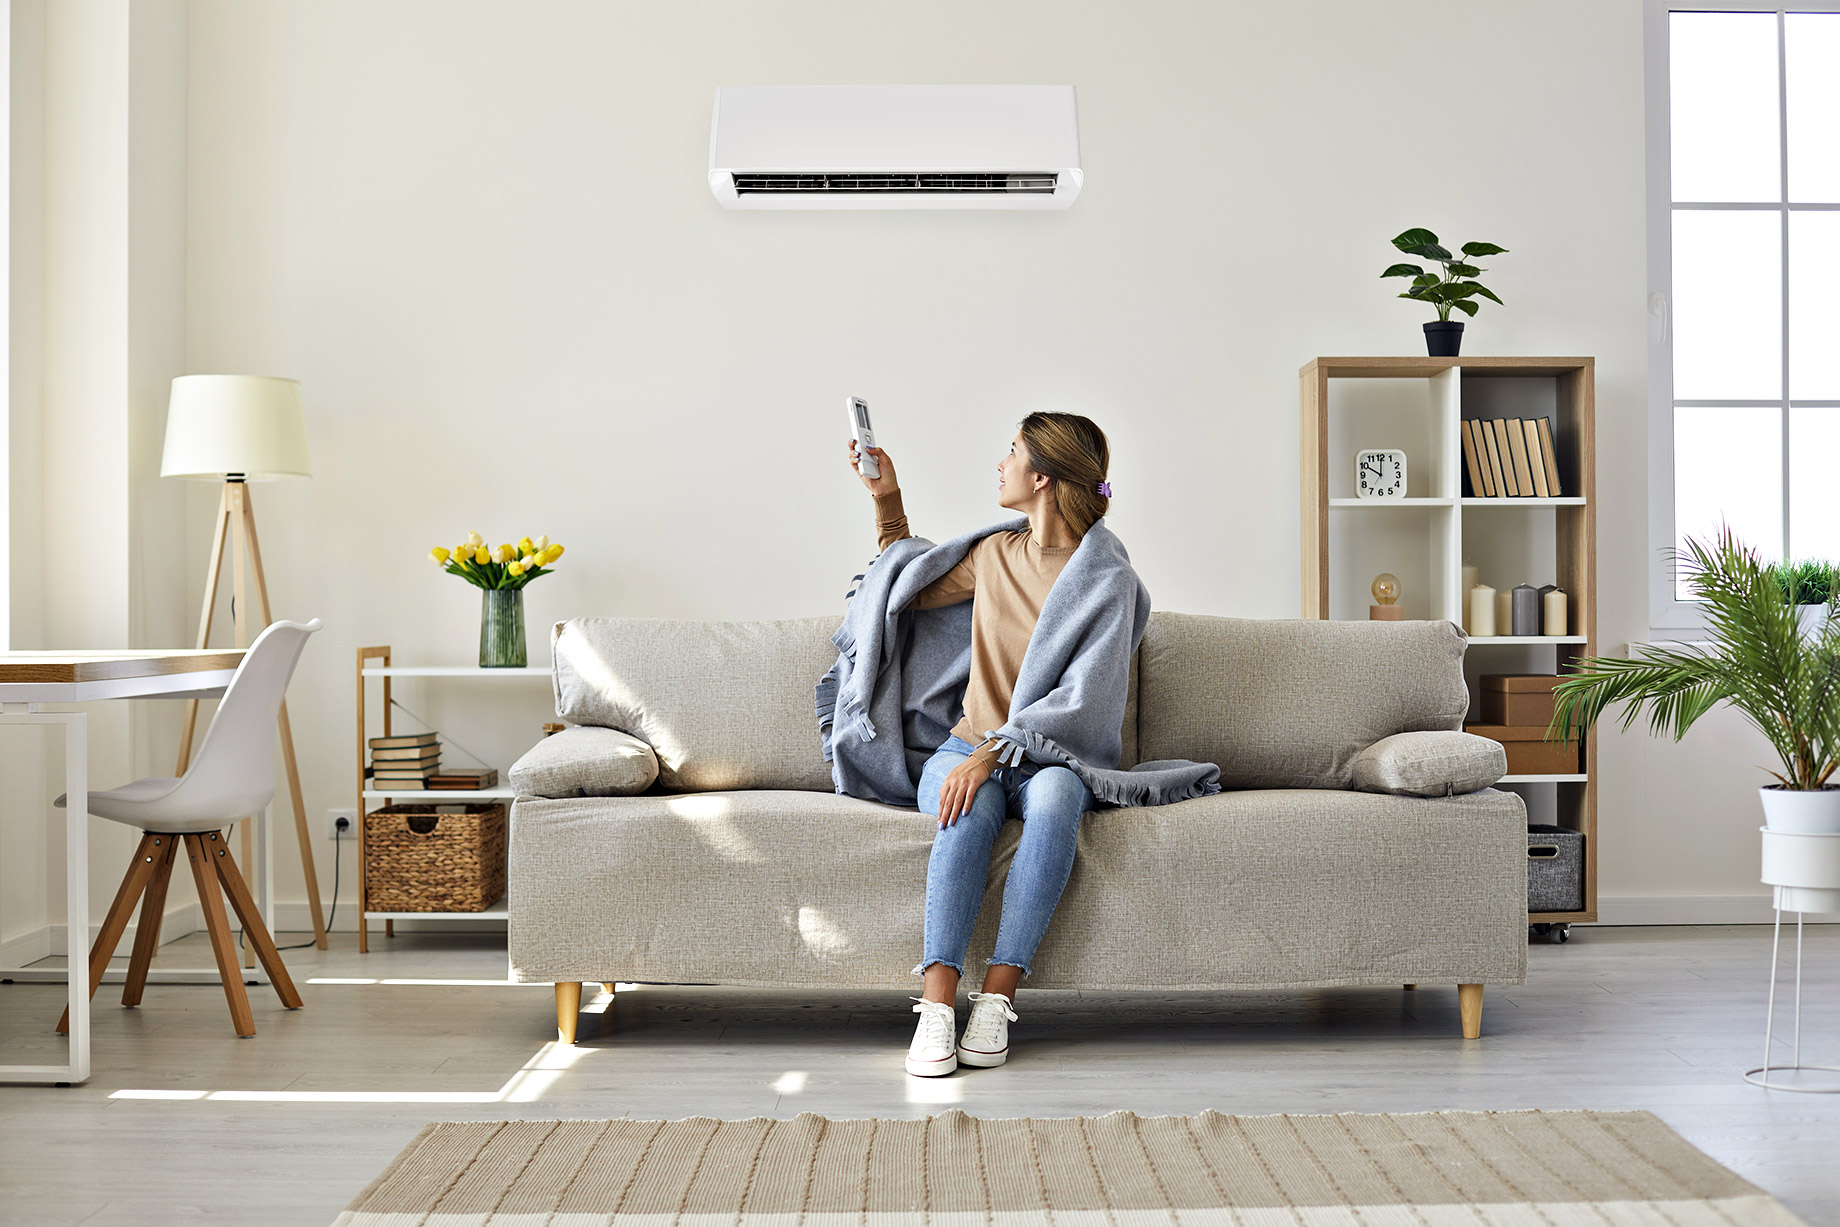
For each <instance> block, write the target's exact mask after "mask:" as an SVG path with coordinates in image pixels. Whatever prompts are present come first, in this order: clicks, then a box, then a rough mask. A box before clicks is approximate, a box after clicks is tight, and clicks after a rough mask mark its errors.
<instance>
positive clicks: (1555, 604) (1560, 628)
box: [1541, 588, 1571, 635]
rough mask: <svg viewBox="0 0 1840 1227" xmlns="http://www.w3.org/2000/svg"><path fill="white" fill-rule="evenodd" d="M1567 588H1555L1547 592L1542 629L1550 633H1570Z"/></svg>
mask: <svg viewBox="0 0 1840 1227" xmlns="http://www.w3.org/2000/svg"><path fill="white" fill-rule="evenodd" d="M1565 605H1566V602H1565V589H1563V588H1554V589H1553V590H1552V591H1551V592H1549V593H1547V594H1546V616H1545V619H1544V625H1543V626H1542V628H1541V629H1542V630H1543V631H1544V633H1546V634H1548V635H1568V634H1570V633H1571V632H1570V631H1568V630H1567V629H1566V621H1567V613H1568V611H1567V609H1566V607H1565Z"/></svg>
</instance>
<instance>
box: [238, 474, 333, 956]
mask: <svg viewBox="0 0 1840 1227" xmlns="http://www.w3.org/2000/svg"><path fill="white" fill-rule="evenodd" d="M242 516H243V536H244V537H245V538H247V540H248V543H249V567H250V570H251V571H252V572H253V573H254V575H255V581H256V600H257V601H258V602H259V604H258V605H257V612H258V613H260V614H261V615H262V625H263V626H265V627H266V626H267V625H268V624H269V623H271V622H273V621H274V620H275V619H274V615H273V614H271V613H270V612H269V609H268V578H267V577H266V576H265V575H264V574H263V572H262V543H261V541H260V540H258V539H257V537H256V509H255V506H254V505H253V504H252V503H251V502H250V501H249V491H248V488H247V487H245V488H244V490H243V498H242ZM278 724H279V726H280V731H281V762H282V765H283V766H285V767H286V768H287V782H288V804H289V806H290V807H291V808H292V809H293V811H294V838H295V841H296V842H298V843H299V844H300V869H301V872H302V873H303V874H304V875H305V876H306V879H307V906H308V907H309V908H311V909H312V912H313V944H314V945H315V946H317V947H318V948H319V949H321V950H324V949H326V917H325V914H324V912H323V911H322V910H321V907H320V899H319V872H318V870H317V868H316V867H315V866H314V864H313V837H312V836H311V835H309V834H308V833H307V803H306V801H305V799H304V798H303V797H302V795H301V791H300V762H299V760H298V759H296V758H295V756H294V728H293V726H292V725H291V724H289V723H288V709H287V700H286V699H282V700H281V714H280V716H279V719H278ZM244 859H245V861H247V859H248V858H247V856H245V858H244Z"/></svg>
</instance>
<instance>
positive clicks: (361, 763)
mask: <svg viewBox="0 0 1840 1227" xmlns="http://www.w3.org/2000/svg"><path fill="white" fill-rule="evenodd" d="M371 662H380V663H371ZM399 678H402V679H410V678H416V679H437V680H446V681H458V682H466V681H476V682H485V681H490V682H508V681H522V682H525V683H529V682H533V681H536V680H538V679H542V680H543V681H548V680H549V678H550V667H549V666H548V665H529V666H525V667H522V668H515V669H482V668H480V667H479V666H478V665H398V664H395V663H393V661H392V659H391V650H390V648H389V646H388V645H383V646H380V647H368V648H359V649H358V739H357V777H358V787H357V793H358V950H359V951H360V952H368V951H369V949H370V922H371V921H373V920H381V921H382V922H383V925H384V933H385V934H386V935H389V934H393V933H394V932H395V929H396V922H397V921H399V920H433V921H444V920H497V921H503V920H508V919H509V918H510V910H509V906H508V904H507V901H506V899H504V898H502V897H501V898H500V899H499V900H498V902H496V903H494V904H493V905H492V906H491V907H489V908H487V909H485V910H484V911H481V912H396V911H384V910H380V909H373V908H372V907H371V906H370V883H369V881H368V880H367V875H366V870H365V859H366V858H365V839H364V833H365V822H364V819H365V817H366V816H367V815H368V814H369V813H370V812H371V809H372V802H377V801H382V802H408V803H414V804H422V805H427V804H433V805H469V804H473V803H476V802H480V801H509V800H511V799H512V798H513V797H515V796H516V795H517V792H516V790H515V789H512V788H509V787H499V788H478V789H473V788H439V789H411V790H408V791H402V792H398V791H394V790H391V789H386V788H372V787H370V786H369V785H370V777H369V772H368V770H367V765H366V759H367V758H368V755H369V745H370V741H369V737H368V736H367V729H366V725H365V708H366V703H365V700H366V697H367V695H366V687H367V685H368V684H369V683H372V682H380V683H381V684H382V688H383V733H382V735H383V736H385V737H388V736H390V735H391V723H390V717H391V704H390V697H391V696H390V687H391V683H392V682H393V681H395V680H396V679H399ZM501 776H502V772H501Z"/></svg>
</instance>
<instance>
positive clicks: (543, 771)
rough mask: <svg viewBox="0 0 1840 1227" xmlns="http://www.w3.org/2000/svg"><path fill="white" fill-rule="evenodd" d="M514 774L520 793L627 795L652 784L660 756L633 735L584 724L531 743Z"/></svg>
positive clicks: (531, 794)
mask: <svg viewBox="0 0 1840 1227" xmlns="http://www.w3.org/2000/svg"><path fill="white" fill-rule="evenodd" d="M510 774H511V787H512V788H514V789H516V790H517V793H518V795H519V796H524V797H624V796H631V795H632V794H633V793H636V792H644V791H645V790H646V789H648V788H650V787H651V786H652V781H654V780H656V779H657V778H658V756H657V755H655V754H653V753H652V747H650V746H648V745H646V744H645V743H644V742H643V741H640V740H639V739H638V738H637V737H634V736H633V735H632V734H631V733H622V732H621V731H620V730H618V729H607V728H598V727H596V726H595V725H592V724H582V725H577V726H576V727H574V728H571V729H563V730H562V731H561V732H560V733H556V734H555V735H553V736H550V737H545V738H544V739H543V740H542V741H539V742H538V743H537V744H536V745H534V746H532V747H530V749H529V750H527V751H525V752H524V757H522V758H520V759H518V760H517V762H515V763H513V764H511V773H510Z"/></svg>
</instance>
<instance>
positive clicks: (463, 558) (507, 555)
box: [428, 533, 562, 669]
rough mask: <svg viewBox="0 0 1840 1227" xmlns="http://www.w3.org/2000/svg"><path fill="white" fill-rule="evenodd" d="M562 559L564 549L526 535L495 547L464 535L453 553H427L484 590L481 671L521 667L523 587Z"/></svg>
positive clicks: (451, 572) (523, 656)
mask: <svg viewBox="0 0 1840 1227" xmlns="http://www.w3.org/2000/svg"><path fill="white" fill-rule="evenodd" d="M560 557H562V546H561V545H559V544H551V542H550V539H549V538H548V537H539V538H537V539H536V540H535V541H532V540H531V539H530V538H529V537H525V538H523V539H522V540H521V541H519V542H518V543H517V544H516V545H501V546H499V547H498V548H497V549H493V548H492V547H491V546H489V545H487V544H486V542H485V538H484V537H481V536H480V535H479V534H478V533H468V534H467V537H466V540H465V541H464V542H462V543H461V544H460V545H457V546H455V547H454V548H453V549H451V550H447V549H442V548H441V547H440V546H438V545H437V546H435V548H433V549H432V550H429V551H428V560H429V561H430V562H432V563H434V565H435V566H437V567H439V568H441V569H442V570H443V571H445V572H447V573H448V574H449V575H458V576H459V577H460V578H461V579H463V580H465V581H466V582H467V583H469V584H472V585H473V586H474V587H476V588H480V589H483V591H482V592H481V593H480V594H479V595H480V612H479V667H480V668H482V669H494V668H506V667H509V668H519V669H521V668H523V667H524V664H525V660H526V653H525V650H524V591H523V589H524V585H525V584H528V583H529V582H530V581H531V580H533V579H535V578H537V576H539V575H548V574H549V573H550V569H551V567H553V566H554V565H555V562H556V560H557V559H558V558H560Z"/></svg>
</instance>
